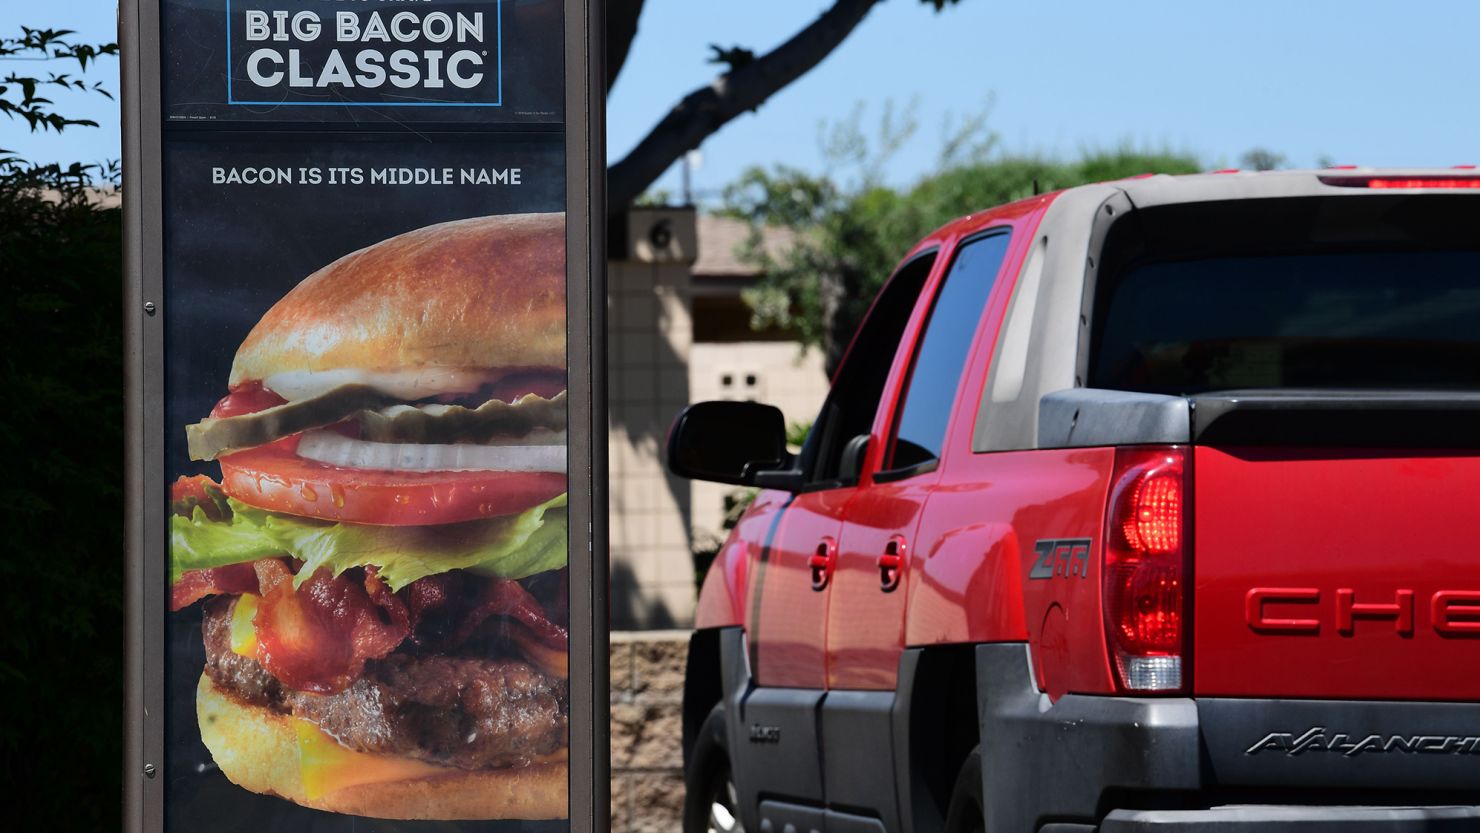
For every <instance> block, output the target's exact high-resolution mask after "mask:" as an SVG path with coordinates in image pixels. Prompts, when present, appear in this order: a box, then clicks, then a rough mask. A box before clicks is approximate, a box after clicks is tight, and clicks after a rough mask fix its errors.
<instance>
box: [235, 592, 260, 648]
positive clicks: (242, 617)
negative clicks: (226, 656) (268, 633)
mask: <svg viewBox="0 0 1480 833" xmlns="http://www.w3.org/2000/svg"><path fill="white" fill-rule="evenodd" d="M256 620H257V597H256V596H255V595H253V594H251V593H243V594H242V595H240V596H238V597H237V599H236V604H235V605H233V606H232V608H231V652H232V653H233V654H241V655H242V656H244V657H250V658H251V659H256V658H257V624H256Z"/></svg>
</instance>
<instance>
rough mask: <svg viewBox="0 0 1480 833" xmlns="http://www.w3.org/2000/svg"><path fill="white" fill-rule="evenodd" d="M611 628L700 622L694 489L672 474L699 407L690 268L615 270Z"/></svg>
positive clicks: (614, 266) (611, 310) (628, 265)
mask: <svg viewBox="0 0 1480 833" xmlns="http://www.w3.org/2000/svg"><path fill="white" fill-rule="evenodd" d="M608 270H609V271H608V281H609V283H608V285H609V287H610V297H609V307H608V315H609V318H608V340H607V344H608V377H607V385H608V391H607V392H608V398H609V402H610V420H611V433H610V436H609V443H610V455H609V460H608V464H609V465H610V468H611V472H610V481H609V482H610V507H611V514H610V518H611V527H610V539H611V576H612V626H613V627H617V628H631V627H647V628H653V627H676V626H685V625H688V624H689V623H690V622H691V621H692V617H693V611H694V598H695V591H694V564H693V558H692V556H691V555H690V551H689V539H688V528H687V524H686V519H687V517H688V511H689V484H688V482H687V481H683V480H679V479H678V478H675V477H672V476H671V475H669V474H667V472H666V470H665V469H664V468H663V464H662V454H661V450H662V449H661V447H662V443H663V440H664V438H665V437H666V435H667V431H668V425H669V424H670V422H671V421H672V419H673V416H674V414H676V413H677V412H678V411H679V409H681V408H682V407H683V406H684V405H686V404H687V403H688V402H689V401H691V396H690V392H689V376H688V364H689V360H690V349H691V340H692V337H693V323H692V321H691V319H690V315H689V302H688V291H689V290H688V286H689V266H688V264H686V263H681V262H680V263H638V262H631V261H623V262H614V263H611V264H609V267H608Z"/></svg>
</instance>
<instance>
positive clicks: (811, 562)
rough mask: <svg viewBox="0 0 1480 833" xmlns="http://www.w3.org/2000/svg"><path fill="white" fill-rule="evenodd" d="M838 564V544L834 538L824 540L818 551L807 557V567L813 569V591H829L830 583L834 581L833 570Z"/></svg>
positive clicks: (811, 571)
mask: <svg viewBox="0 0 1480 833" xmlns="http://www.w3.org/2000/svg"><path fill="white" fill-rule="evenodd" d="M837 563H838V542H837V541H836V540H835V539H832V538H823V539H822V543H820V544H818V545H817V551H816V552H814V553H812V554H811V555H810V556H808V557H807V566H808V567H809V568H811V569H810V570H809V572H810V573H811V574H812V589H813V590H814V591H816V592H819V593H820V592H822V591H823V590H826V589H827V585H828V582H830V581H832V574H833V568H834V567H835V566H837Z"/></svg>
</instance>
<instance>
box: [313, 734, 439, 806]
mask: <svg viewBox="0 0 1480 833" xmlns="http://www.w3.org/2000/svg"><path fill="white" fill-rule="evenodd" d="M293 728H294V729H295V730H296V731H297V733H298V776H299V779H300V780H301V781H302V783H303V792H304V794H305V796H306V797H307V798H308V799H309V800H310V801H312V800H314V799H318V798H322V797H324V796H326V795H329V794H331V793H334V792H337V791H338V790H342V789H346V788H348V787H358V786H361V785H363V784H382V783H385V782H387V781H403V780H411V779H415V778H429V777H431V776H434V775H441V774H443V773H446V772H448V768H447V767H443V766H437V765H436V764H429V763H426V762H424V761H417V760H413V759H411V758H392V757H388V756H385V755H374V754H371V753H368V752H356V751H354V750H352V749H345V748H344V747H343V746H340V745H339V743H338V742H337V741H335V740H334V739H333V738H331V737H329V736H328V735H326V734H324V732H323V730H322V729H320V728H319V727H317V726H315V725H313V724H312V723H310V722H308V721H307V720H303V719H301V718H294V719H293Z"/></svg>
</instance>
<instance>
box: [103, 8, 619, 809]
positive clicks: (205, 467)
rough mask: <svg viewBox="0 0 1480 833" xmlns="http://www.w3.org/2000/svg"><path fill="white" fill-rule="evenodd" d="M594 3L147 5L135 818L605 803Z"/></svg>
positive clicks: (138, 362)
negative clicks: (597, 708) (589, 83)
mask: <svg viewBox="0 0 1480 833" xmlns="http://www.w3.org/2000/svg"><path fill="white" fill-rule="evenodd" d="M586 6H587V4H586V3H583V2H564V1H563V0H415V2H393V1H392V0H379V1H377V0H353V1H351V0H343V1H342V2H334V1H331V0H157V2H155V1H154V0H138V1H137V2H136V3H134V4H132V5H131V6H129V7H127V8H125V10H124V18H125V23H124V30H125V33H126V39H127V40H128V45H129V48H130V49H129V51H130V55H129V56H128V61H127V64H126V67H127V81H128V84H127V91H128V92H129V94H130V97H129V99H128V101H127V102H126V110H127V114H128V117H129V119H130V123H129V124H128V126H127V130H126V132H127V134H128V141H129V147H128V148H127V149H126V150H127V157H128V158H127V160H126V164H127V166H128V174H129V178H128V180H127V181H126V183H125V194H126V199H127V212H126V213H127V216H128V222H129V235H130V238H129V239H130V251H129V253H128V265H129V272H130V280H131V283H130V303H131V304H136V306H137V309H136V310H131V311H130V323H131V332H130V337H131V343H130V348H131V353H132V361H133V363H132V365H131V370H132V371H133V378H132V379H131V380H130V397H131V399H130V401H131V404H132V405H133V407H132V408H131V410H130V419H131V425H130V430H131V432H132V436H133V441H132V442H131V449H130V451H131V455H132V457H131V465H130V473H131V476H132V478H133V479H132V482H131V483H130V490H131V492H130V510H131V512H130V514H131V517H130V519H129V521H130V524H131V526H130V532H129V540H130V550H131V551H130V555H131V560H132V565H133V567H134V580H133V582H132V583H131V584H132V586H131V590H132V594H131V598H130V624H131V628H132V629H133V630H132V632H131V634H130V649H131V658H132V660H133V662H132V664H131V667H130V673H131V675H132V678H131V680H130V683H131V702H130V719H131V721H134V722H136V724H137V725H133V726H131V736H130V740H131V744H130V751H129V754H130V766H131V771H130V772H129V774H128V776H129V782H130V796H129V797H130V799H131V805H130V810H129V822H130V824H131V825H134V829H138V830H156V829H164V830H171V831H217V830H233V831H234V830H241V831H261V830H310V829H311V830H315V831H318V830H328V831H341V830H342V831H351V830H366V829H372V830H373V829H386V830H392V829H394V830H416V829H426V830H432V829H436V830H509V831H514V830H531V831H533V830H549V831H558V830H564V829H568V828H569V827H570V826H571V823H572V822H571V820H572V819H573V818H574V821H575V825H576V827H577V828H578V829H590V825H591V824H592V822H593V818H594V815H593V813H592V808H593V807H594V806H596V805H595V804H594V803H593V802H594V801H595V800H596V797H597V795H601V794H604V793H598V794H596V795H593V787H592V784H593V783H594V782H595V780H596V779H597V778H598V777H603V776H602V775H601V773H600V772H598V771H597V770H596V765H595V764H594V763H592V761H594V759H595V757H596V755H595V747H596V746H597V744H596V742H595V740H594V738H596V737H599V736H601V735H603V734H604V728H605V727H604V726H602V727H600V730H599V731H598V730H597V728H596V727H594V726H593V725H592V721H593V711H592V709H593V706H592V699H593V698H592V696H591V692H592V685H593V680H596V679H598V678H601V677H602V673H601V669H600V667H599V666H600V663H599V662H597V661H596V659H595V658H594V655H593V653H592V650H591V647H592V643H593V637H594V635H595V634H596V625H595V624H594V623H596V622H601V623H602V624H603V625H604V619H605V617H604V614H602V615H597V614H598V613H600V610H601V599H602V598H603V596H602V593H601V592H599V588H598V586H597V582H596V581H595V579H596V578H597V577H598V576H602V575H604V573H603V571H602V570H601V569H600V566H599V565H597V564H595V562H594V561H593V557H592V553H593V552H600V551H601V550H600V548H599V547H597V546H594V545H593V536H594V535H597V534H599V532H598V531H597V529H596V527H597V526H598V524H596V522H595V521H596V519H594V518H593V517H592V514H593V512H592V507H593V506H594V505H596V504H595V502H594V500H593V495H595V494H597V493H598V492H599V491H600V490H599V489H594V488H593V467H595V470H596V471H599V470H600V469H599V466H598V465H597V464H596V463H594V462H593V460H594V455H593V437H592V436H591V433H592V432H591V426H592V419H591V415H592V413H595V412H598V411H595V410H594V409H593V386H592V367H593V361H594V359H593V355H594V354H593V345H592V343H591V335H590V334H591V332H592V318H591V316H592V312H591V311H592V309H593V305H592V304H591V303H590V300H589V299H590V298H591V297H593V296H592V293H593V290H595V291H599V290H600V284H599V280H596V276H595V275H593V270H592V269H590V268H589V266H590V264H591V263H592V262H593V258H592V257H591V246H592V245H593V238H592V235H591V229H592V228H594V226H595V223H594V222H593V219H592V215H593V210H592V208H593V204H599V203H598V202H596V201H595V200H594V199H593V191H592V189H593V188H594V187H596V184H597V183H599V178H595V177H591V176H590V172H591V168H590V162H591V160H590V148H591V146H592V143H591V141H590V136H591V135H592V131H594V130H595V129H596V128H597V126H598V125H599V121H600V120H599V118H593V113H595V112H599V101H600V94H599V91H598V92H597V94H596V97H595V98H594V99H593V98H592V97H591V95H590V94H588V93H587V91H586V89H585V87H584V85H583V84H582V83H581V81H582V80H583V79H584V78H585V77H586V75H587V73H588V66H587V64H586V55H587V53H586V51H585V48H586V43H587V41H586V36H587V34H589V23H590V16H589V12H588V10H587V8H586ZM135 26H136V27H137V28H136V29H134V28H133V27H135ZM130 31H132V34H133V37H127V34H128V33H129V32H130ZM568 44H575V45H576V46H577V48H576V49H568V48H567V45H568ZM568 52H570V53H574V54H567V53H568ZM573 111H575V112H576V116H575V117H571V118H568V117H567V116H568V113H571V112H573ZM568 241H576V242H575V246H574V247H572V246H570V245H568ZM595 297H601V296H600V295H596V296H595ZM136 313H137V314H136ZM598 353H599V351H598ZM603 503H604V501H603ZM602 581H604V579H603V580H602ZM573 752H574V754H573ZM602 757H604V755H602ZM573 779H574V781H573ZM573 783H574V784H575V785H576V788H575V789H574V790H573V789H572V785H573ZM573 797H574V800H573ZM603 803H604V802H603Z"/></svg>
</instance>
